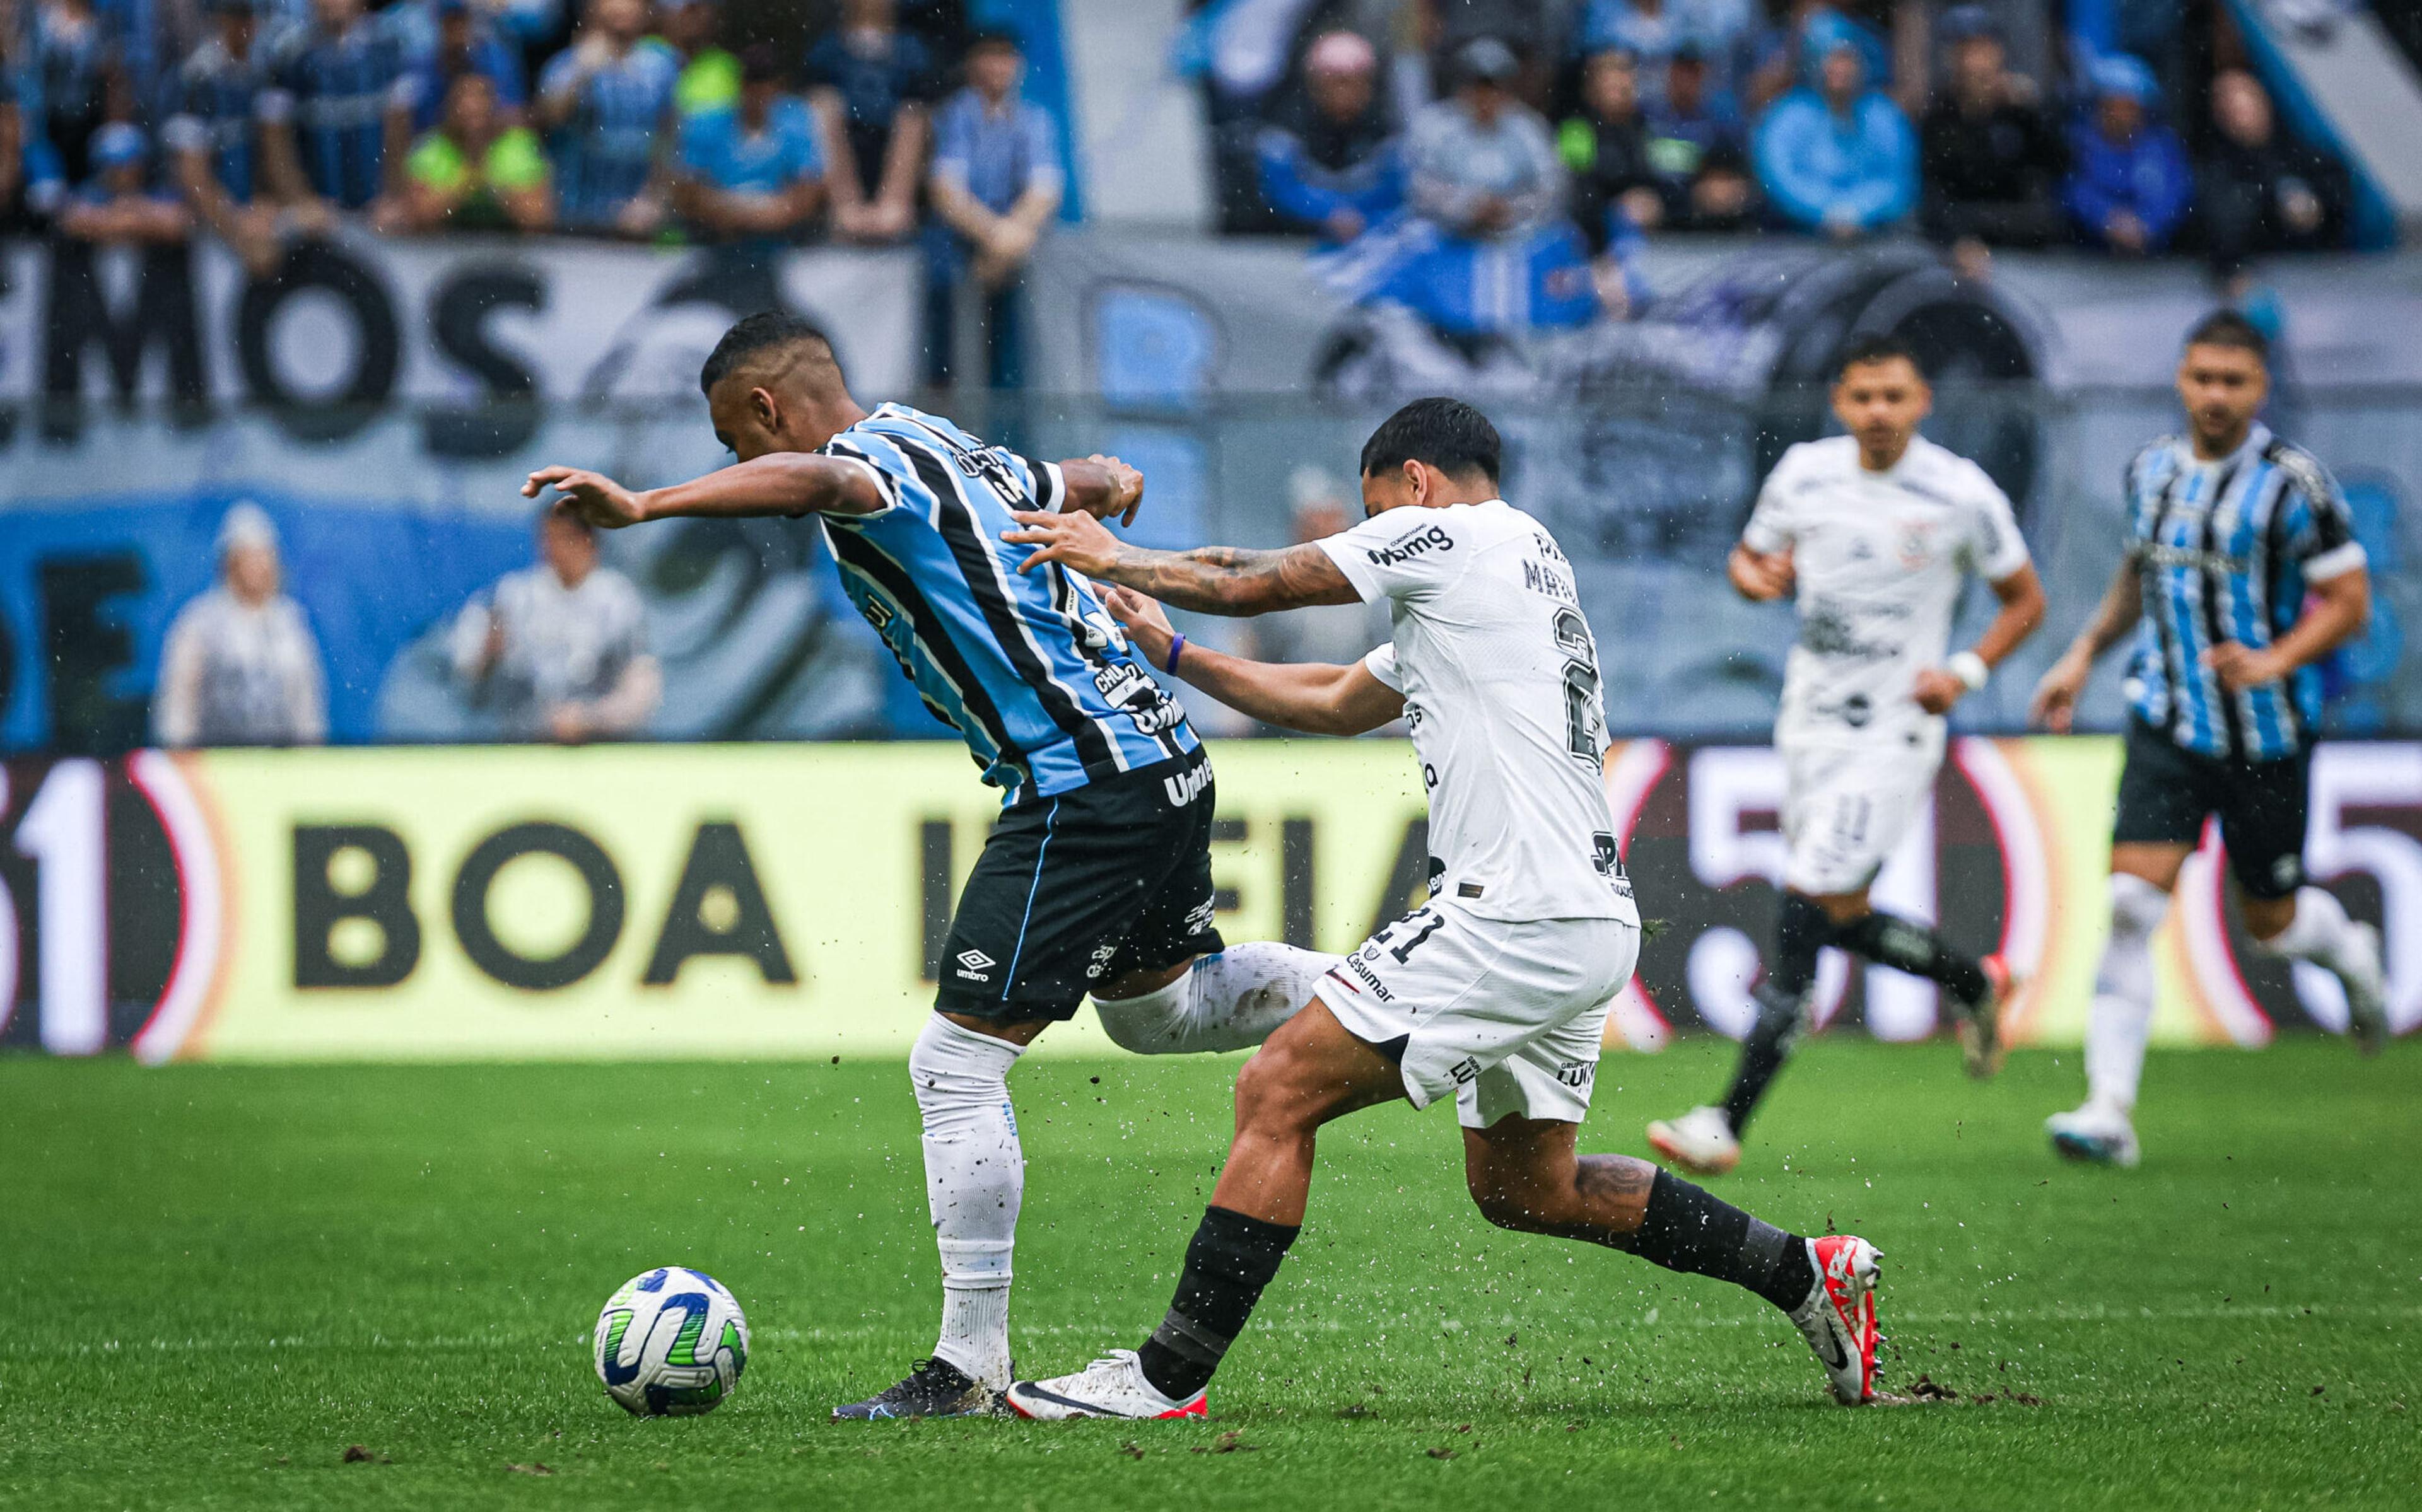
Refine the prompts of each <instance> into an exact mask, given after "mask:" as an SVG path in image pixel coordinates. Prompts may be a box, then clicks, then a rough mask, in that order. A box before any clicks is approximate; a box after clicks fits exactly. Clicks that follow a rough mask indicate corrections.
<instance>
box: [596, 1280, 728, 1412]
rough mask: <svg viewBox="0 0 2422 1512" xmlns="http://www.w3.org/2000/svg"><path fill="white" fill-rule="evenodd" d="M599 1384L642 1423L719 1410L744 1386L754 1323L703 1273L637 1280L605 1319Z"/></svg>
mask: <svg viewBox="0 0 2422 1512" xmlns="http://www.w3.org/2000/svg"><path fill="white" fill-rule="evenodd" d="M595 1344H596V1356H597V1379H598V1380H602V1381H604V1382H605V1383H606V1395H608V1396H611V1397H612V1398H614V1400H615V1401H617V1402H619V1403H621V1406H622V1409H623V1411H627V1412H630V1413H631V1414H633V1415H634V1416H637V1417H664V1416H668V1415H672V1416H681V1415H687V1414H691V1413H697V1412H704V1411H711V1410H712V1409H713V1408H714V1407H715V1405H716V1403H717V1402H720V1401H722V1400H723V1399H724V1398H725V1397H726V1396H729V1395H731V1393H732V1391H733V1390H734V1389H735V1388H737V1387H738V1386H739V1384H740V1372H741V1371H742V1370H743V1369H745V1368H746V1367H747V1364H748V1319H747V1318H746V1317H742V1316H741V1314H740V1303H739V1302H737V1301H735V1300H734V1299H733V1298H732V1295H731V1292H729V1291H727V1290H726V1289H724V1286H723V1284H722V1283H721V1282H718V1281H716V1279H715V1278H714V1277H713V1276H710V1275H708V1274H707V1273H706V1272H705V1271H703V1270H690V1269H688V1268H687V1267H685V1266H677V1265H672V1266H661V1267H659V1268H657V1269H656V1270H650V1271H646V1272H644V1273H642V1274H639V1275H636V1276H633V1277H632V1278H631V1279H630V1280H628V1281H626V1282H624V1283H622V1285H621V1286H620V1287H618V1288H616V1290H615V1292H614V1295H613V1296H611V1297H608V1298H606V1307H605V1310H604V1311H602V1312H600V1313H599V1314H598V1315H597V1336H596V1340H595Z"/></svg>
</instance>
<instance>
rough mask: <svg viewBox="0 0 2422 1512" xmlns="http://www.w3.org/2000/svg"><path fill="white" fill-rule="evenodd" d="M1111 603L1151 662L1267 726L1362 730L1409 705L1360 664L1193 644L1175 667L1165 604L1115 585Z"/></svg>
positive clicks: (1181, 653) (1319, 732) (1313, 732)
mask: <svg viewBox="0 0 2422 1512" xmlns="http://www.w3.org/2000/svg"><path fill="white" fill-rule="evenodd" d="M1105 601H1106V602H1107V603H1108V605H1109V611H1110V615H1111V616H1112V617H1113V618H1115V619H1117V620H1118V622H1119V623H1120V624H1122V625H1124V626H1125V627H1126V628H1127V632H1128V634H1130V635H1131V636H1133V637H1134V639H1135V643H1136V649H1138V650H1140V651H1141V652H1142V653H1143V654H1144V655H1145V656H1146V657H1147V658H1149V659H1150V660H1151V662H1152V663H1153V665H1155V666H1157V667H1164V668H1167V669H1168V670H1170V671H1172V672H1174V673H1176V674H1177V675H1178V676H1179V677H1181V678H1185V679H1186V680H1187V682H1189V683H1192V684H1193V685H1194V686H1195V687H1197V688H1200V689H1202V690H1203V692H1204V693H1207V694H1210V695H1211V696H1212V697H1214V698H1217V699H1219V701H1220V702H1221V703H1223V704H1226V705H1227V706H1228V707H1229V708H1231V709H1235V710H1236V711H1237V712H1238V713H1242V714H1250V715H1251V716H1252V717H1253V718H1255V719H1258V720H1260V721H1261V722H1262V723H1263V724H1265V725H1280V726H1282V727H1283V728H1286V729H1291V730H1302V731H1303V732H1305V733H1306V734H1308V735H1360V734H1362V733H1363V732H1364V731H1366V730H1376V729H1377V728H1378V727H1379V726H1380V725H1385V724H1387V723H1388V722H1389V721H1390V720H1392V719H1394V718H1395V717H1396V716H1397V715H1399V714H1402V713H1403V712H1404V711H1405V695H1404V694H1400V693H1398V692H1397V691H1396V690H1395V689H1393V688H1391V687H1389V686H1388V685H1387V684H1386V683H1384V682H1381V681H1380V680H1379V679H1378V678H1375V677H1373V676H1372V675H1371V669H1370V668H1369V667H1366V666H1364V665H1363V664H1362V663H1361V662H1355V663H1354V664H1353V665H1351V666H1328V665H1317V666H1314V665H1286V664H1281V663H1276V662H1250V661H1247V660H1246V659H1245V658H1243V657H1241V656H1230V655H1228V654H1227V653H1226V652H1224V651H1215V650H1212V649H1211V648H1209V647H1203V646H1195V645H1192V644H1190V643H1189V644H1188V645H1187V646H1186V647H1184V648H1183V649H1181V650H1179V651H1178V654H1177V659H1176V665H1174V666H1171V665H1170V652H1171V650H1172V647H1176V645H1177V632H1176V631H1175V630H1173V629H1172V627H1171V625H1170V623H1169V616H1166V615H1164V614H1162V613H1161V612H1160V605H1158V604H1156V603H1155V602H1153V601H1152V600H1150V599H1147V598H1145V597H1144V596H1143V595H1142V594H1140V593H1137V592H1136V591H1134V590H1133V589H1131V588H1112V589H1111V590H1110V591H1109V595H1108V596H1107V599H1106V600H1105Z"/></svg>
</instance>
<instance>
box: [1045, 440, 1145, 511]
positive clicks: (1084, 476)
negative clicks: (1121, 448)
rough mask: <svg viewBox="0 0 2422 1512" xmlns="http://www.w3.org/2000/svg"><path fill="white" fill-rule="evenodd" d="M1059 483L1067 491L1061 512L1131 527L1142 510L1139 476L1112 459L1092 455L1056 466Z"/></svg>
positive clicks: (1096, 453) (1126, 466)
mask: <svg viewBox="0 0 2422 1512" xmlns="http://www.w3.org/2000/svg"><path fill="white" fill-rule="evenodd" d="M1060 481H1061V482H1062V484H1063V485H1065V486H1066V488H1067V498H1066V503H1065V504H1064V505H1063V506H1062V512H1066V511H1068V510H1076V511H1079V512H1081V513H1084V514H1089V515H1092V516H1093V518H1094V519H1096V520H1108V519H1109V518H1110V517H1111V516H1113V515H1115V516H1117V517H1118V522H1119V523H1120V524H1123V525H1132V524H1134V523H1135V517H1136V511H1137V510H1138V509H1140V508H1141V507H1143V475H1142V474H1141V473H1139V472H1137V471H1136V470H1135V469H1134V468H1132V467H1129V466H1128V465H1127V464H1126V463H1124V462H1123V461H1120V460H1118V459H1117V458H1115V457H1105V456H1103V455H1102V454H1101V453H1099V452H1095V453H1094V454H1093V456H1091V457H1088V458H1085V459H1083V460H1077V459H1074V458H1071V459H1070V460H1067V461H1064V462H1062V463H1061V464H1060Z"/></svg>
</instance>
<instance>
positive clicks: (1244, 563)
mask: <svg viewBox="0 0 2422 1512" xmlns="http://www.w3.org/2000/svg"><path fill="white" fill-rule="evenodd" d="M1017 522H1018V524H1019V526H1020V528H1019V529H1016V530H1009V531H1003V532H1002V533H1001V539H1003V540H1005V541H1008V542H1010V543H1011V544H1012V545H1019V546H1034V547H1038V548H1040V549H1039V550H1037V551H1036V552H1035V553H1034V554H1033V555H1031V556H1030V557H1028V558H1027V559H1026V560H1025V561H1024V562H1021V563H1019V564H1018V570H1019V571H1021V572H1026V571H1030V570H1032V569H1034V568H1036V567H1038V566H1040V565H1041V564H1043V563H1045V562H1058V563H1060V564H1062V566H1065V567H1068V568H1071V569H1075V570H1076V571H1078V572H1082V573H1083V574H1085V576H1087V577H1089V578H1094V579H1097V580H1099V581H1101V582H1104V583H1115V584H1118V585H1120V586H1122V587H1127V588H1133V589H1135V590H1136V591H1137V592H1139V593H1143V594H1148V595H1150V596H1151V597H1153V598H1155V599H1157V600H1160V601H1161V602H1163V603H1165V604H1170V605H1172V606H1174V607H1176V608H1179V609H1191V610H1194V611H1196V612H1197V613H1200V614H1206V615H1266V614H1268V613H1269V612H1270V611H1272V610H1274V609H1296V608H1300V607H1302V606H1304V605H1306V604H1324V603H1359V602H1360V601H1361V595H1360V594H1358V593H1356V592H1355V591H1354V585H1352V584H1350V583H1348V582H1346V581H1345V573H1343V572H1340V571H1339V570H1338V569H1337V564H1336V563H1334V562H1332V561H1330V560H1329V553H1327V552H1324V551H1322V550H1321V549H1320V548H1319V547H1317V546H1311V545H1305V546H1290V547H1288V548H1286V549H1285V550H1284V551H1276V552H1253V551H1244V550H1241V549H1239V548H1237V547H1234V546H1203V547H1198V548H1197V549H1195V550H1193V551H1190V552H1155V551H1147V550H1145V549H1144V548H1142V547H1140V546H1130V545H1128V544H1127V543H1126V542H1124V541H1122V540H1120V539H1119V538H1117V537H1115V536H1113V535H1111V534H1110V533H1109V531H1108V530H1105V529H1103V528H1102V523H1101V522H1100V521H1098V520H1095V519H1093V517H1092V516H1090V515H1082V514H1042V513H1036V512H1031V511H1026V510H1021V511H1019V513H1018V515H1017Z"/></svg>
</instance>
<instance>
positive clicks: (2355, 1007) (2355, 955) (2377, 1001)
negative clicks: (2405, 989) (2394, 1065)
mask: <svg viewBox="0 0 2422 1512" xmlns="http://www.w3.org/2000/svg"><path fill="white" fill-rule="evenodd" d="M2353 933H2354V945H2353V947H2352V948H2351V949H2350V950H2349V951H2348V952H2347V955H2348V956H2349V957H2350V958H2351V959H2349V960H2348V962H2347V969H2346V971H2345V972H2344V973H2343V974H2340V976H2339V977H2338V980H2339V982H2341V983H2343V984H2344V985H2345V987H2346V1001H2347V1033H2348V1034H2349V1035H2350V1036H2351V1037H2353V1039H2354V1048H2355V1049H2357V1050H2359V1051H2361V1052H2364V1053H2365V1054H2367V1055H2377V1054H2379V1053H2380V1050H2381V1047H2382V1046H2383V1045H2385V1044H2387V1043H2388V972H2387V968H2386V967H2385V965H2384V964H2383V961H2382V959H2381V954H2380V930H2379V928H2378V927H2376V926H2373V925H2368V924H2357V925H2355V926H2354V928H2353Z"/></svg>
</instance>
